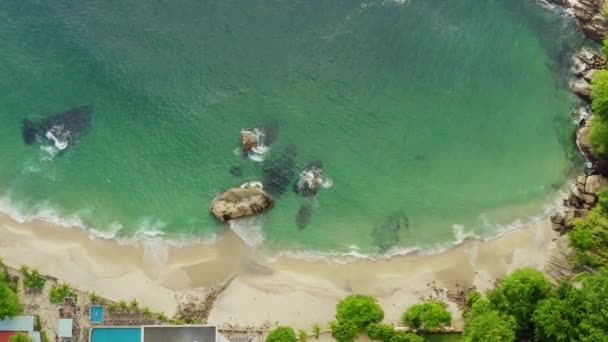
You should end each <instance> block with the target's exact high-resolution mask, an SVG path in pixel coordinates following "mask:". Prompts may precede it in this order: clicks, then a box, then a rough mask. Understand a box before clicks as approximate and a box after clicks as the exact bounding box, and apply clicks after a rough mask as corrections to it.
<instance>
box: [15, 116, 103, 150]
mask: <svg viewBox="0 0 608 342" xmlns="http://www.w3.org/2000/svg"><path fill="white" fill-rule="evenodd" d="M92 113H93V107H91V106H81V107H74V108H70V109H69V110H67V111H65V112H61V113H57V114H53V115H51V116H50V117H48V118H44V119H41V120H30V119H28V118H25V119H23V126H22V132H21V133H22V136H23V142H24V143H25V144H27V145H32V144H34V143H35V142H36V141H39V140H41V139H47V140H53V139H51V138H49V133H50V134H52V136H53V137H55V139H56V140H57V141H60V142H61V143H65V144H66V146H68V145H71V144H72V143H74V142H75V141H76V140H78V138H80V137H81V136H83V135H84V134H86V133H87V132H88V130H89V128H90V126H91V117H92Z"/></svg>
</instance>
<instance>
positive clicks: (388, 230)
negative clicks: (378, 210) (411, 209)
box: [372, 213, 410, 253]
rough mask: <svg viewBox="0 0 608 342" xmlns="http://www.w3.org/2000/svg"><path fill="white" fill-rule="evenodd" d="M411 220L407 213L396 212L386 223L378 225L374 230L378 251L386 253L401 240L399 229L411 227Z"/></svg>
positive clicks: (373, 234)
mask: <svg viewBox="0 0 608 342" xmlns="http://www.w3.org/2000/svg"><path fill="white" fill-rule="evenodd" d="M409 227H410V220H409V218H408V217H407V215H405V213H395V214H393V215H391V216H390V217H389V218H388V219H387V220H386V221H385V222H384V223H382V224H380V225H378V226H376V227H375V228H374V230H373V231H372V239H373V241H374V246H376V248H377V249H378V252H380V253H384V252H386V251H387V250H389V249H390V248H392V247H394V246H396V245H398V244H399V242H400V238H399V231H400V230H401V229H409Z"/></svg>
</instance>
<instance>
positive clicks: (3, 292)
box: [0, 271, 23, 320]
mask: <svg viewBox="0 0 608 342" xmlns="http://www.w3.org/2000/svg"><path fill="white" fill-rule="evenodd" d="M22 310H23V308H22V306H21V303H20V302H19V296H18V295H17V293H16V292H15V291H14V290H13V289H12V288H11V286H10V284H9V283H8V280H7V276H6V274H5V273H4V272H3V271H0V320H3V319H5V318H12V317H15V316H17V315H18V314H20V313H21V311H22Z"/></svg>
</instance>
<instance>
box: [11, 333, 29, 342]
mask: <svg viewBox="0 0 608 342" xmlns="http://www.w3.org/2000/svg"><path fill="white" fill-rule="evenodd" d="M9 341H10V342H33V340H32V339H31V338H30V337H29V336H27V335H26V334H22V333H19V334H16V335H13V336H11V338H10V340H9Z"/></svg>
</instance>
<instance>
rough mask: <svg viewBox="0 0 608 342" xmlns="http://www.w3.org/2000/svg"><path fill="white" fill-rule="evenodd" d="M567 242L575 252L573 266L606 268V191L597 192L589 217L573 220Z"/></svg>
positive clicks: (607, 208)
mask: <svg viewBox="0 0 608 342" xmlns="http://www.w3.org/2000/svg"><path fill="white" fill-rule="evenodd" d="M568 240H569V242H570V246H571V247H572V248H573V249H574V250H575V251H576V257H575V258H574V260H573V261H572V262H573V264H574V266H589V267H599V266H608V189H603V190H601V191H600V192H599V194H598V205H597V206H596V207H595V208H593V209H592V210H591V212H590V213H589V215H587V216H585V217H583V218H578V219H576V220H574V229H572V230H571V231H570V232H568Z"/></svg>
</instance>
